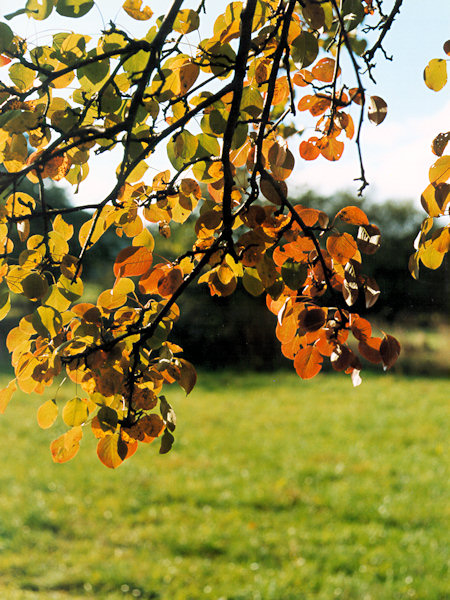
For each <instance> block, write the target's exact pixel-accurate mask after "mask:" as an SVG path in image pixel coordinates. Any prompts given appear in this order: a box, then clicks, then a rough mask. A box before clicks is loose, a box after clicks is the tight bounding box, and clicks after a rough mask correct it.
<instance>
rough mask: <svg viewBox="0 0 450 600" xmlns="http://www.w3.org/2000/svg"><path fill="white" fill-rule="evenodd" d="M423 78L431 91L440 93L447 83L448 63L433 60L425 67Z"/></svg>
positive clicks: (441, 60) (439, 59) (436, 59)
mask: <svg viewBox="0 0 450 600" xmlns="http://www.w3.org/2000/svg"><path fill="white" fill-rule="evenodd" d="M423 78H424V80H425V85H426V86H427V87H429V88H430V90H433V91H434V92H439V90H442V88H443V87H444V85H445V84H446V83H447V62H446V61H445V60H443V59H441V58H433V59H432V60H430V62H429V63H428V64H427V66H426V67H425V70H424V72H423Z"/></svg>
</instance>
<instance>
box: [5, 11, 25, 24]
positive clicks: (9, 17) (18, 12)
mask: <svg viewBox="0 0 450 600" xmlns="http://www.w3.org/2000/svg"><path fill="white" fill-rule="evenodd" d="M27 12H28V11H27V9H26V8H19V10H16V11H15V12H13V13H9V14H7V15H5V19H7V20H8V21H11V19H14V17H18V16H19V15H26V14H27Z"/></svg>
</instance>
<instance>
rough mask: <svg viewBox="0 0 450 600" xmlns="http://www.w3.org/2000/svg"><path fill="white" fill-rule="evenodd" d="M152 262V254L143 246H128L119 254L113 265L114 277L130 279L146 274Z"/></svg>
mask: <svg viewBox="0 0 450 600" xmlns="http://www.w3.org/2000/svg"><path fill="white" fill-rule="evenodd" d="M152 262H153V254H152V253H151V252H150V250H148V249H147V248H145V246H128V248H124V249H123V250H121V251H120V252H119V254H118V255H117V258H116V262H115V263H114V275H115V276H116V277H132V276H135V275H143V274H144V273H146V272H147V271H148V270H149V269H150V267H151V266H152Z"/></svg>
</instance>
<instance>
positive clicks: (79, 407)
mask: <svg viewBox="0 0 450 600" xmlns="http://www.w3.org/2000/svg"><path fill="white" fill-rule="evenodd" d="M88 416H89V411H88V407H87V404H86V403H85V402H84V401H83V400H82V399H81V398H78V397H75V398H72V400H69V401H68V402H67V403H66V405H65V406H64V408H63V412H62V418H63V421H64V423H65V424H66V425H67V426H68V427H76V426H77V425H82V424H83V423H84V422H85V421H86V419H87V418H88Z"/></svg>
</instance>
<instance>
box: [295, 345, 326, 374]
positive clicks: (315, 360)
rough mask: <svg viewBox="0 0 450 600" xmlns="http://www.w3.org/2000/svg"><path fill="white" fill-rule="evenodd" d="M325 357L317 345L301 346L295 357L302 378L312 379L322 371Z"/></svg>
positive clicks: (298, 372)
mask: <svg viewBox="0 0 450 600" xmlns="http://www.w3.org/2000/svg"><path fill="white" fill-rule="evenodd" d="M322 362H323V358H322V355H321V354H320V352H319V351H318V350H317V348H316V347H315V346H307V347H306V348H301V349H300V350H299V351H298V352H297V354H296V355H295V358H294V367H295V370H296V371H297V375H299V377H301V378H302V379H311V378H312V377H315V376H316V375H317V373H319V372H320V370H321V368H322Z"/></svg>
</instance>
